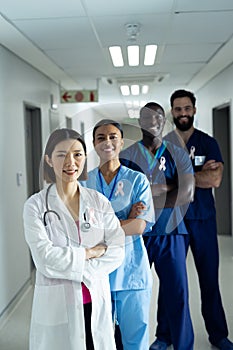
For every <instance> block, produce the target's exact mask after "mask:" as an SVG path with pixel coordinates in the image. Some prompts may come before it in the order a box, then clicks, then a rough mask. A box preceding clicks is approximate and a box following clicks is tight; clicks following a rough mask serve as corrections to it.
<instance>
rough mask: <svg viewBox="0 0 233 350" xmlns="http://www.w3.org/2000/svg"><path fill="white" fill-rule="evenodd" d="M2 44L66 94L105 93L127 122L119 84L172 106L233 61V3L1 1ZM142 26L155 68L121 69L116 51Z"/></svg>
mask: <svg viewBox="0 0 233 350" xmlns="http://www.w3.org/2000/svg"><path fill="white" fill-rule="evenodd" d="M0 15H1V16H0V43H1V44H2V45H3V46H5V47H7V48H8V49H9V50H11V51H13V52H15V53H16V54H17V55H18V56H20V57H22V58H23V59H24V60H25V61H27V62H29V63H30V64H31V65H32V66H34V67H36V68H37V69H39V70H40V71H42V72H43V73H45V74H46V75H47V76H49V77H51V78H52V79H53V80H54V81H56V82H58V83H59V84H60V85H61V87H62V88H64V89H70V90H72V89H96V88H98V89H99V102H100V104H101V106H102V107H104V106H107V107H108V108H107V109H108V113H111V117H113V118H121V117H122V118H123V117H126V116H127V109H126V107H125V105H124V102H125V101H124V99H123V98H122V96H121V94H120V91H119V84H118V81H120V80H126V81H127V80H128V81H139V82H148V84H149V86H150V90H149V94H148V95H146V96H140V98H138V97H137V98H134V100H145V101H151V100H153V101H158V102H160V103H161V104H163V106H164V107H165V108H168V106H169V96H170V94H171V92H172V91H173V90H174V89H176V88H183V87H185V88H189V89H192V90H193V91H197V90H198V89H199V88H200V87H202V86H203V85H204V84H205V83H206V82H207V81H208V80H210V79H212V78H213V77H214V76H215V75H216V74H218V73H219V72H220V71H222V70H223V69H224V68H225V67H226V66H228V65H229V64H231V63H232V61H233V37H232V34H233V1H232V0H195V1H194V0H192V1H191V0H143V1H139V0H117V1H116V0H69V1H57V0H40V1H33V0H1V4H0ZM127 23H138V24H140V32H139V35H138V36H137V39H136V42H137V43H138V44H139V45H140V47H141V48H142V50H144V46H145V45H146V44H157V45H158V53H157V59H156V62H155V64H154V66H152V67H144V66H143V65H142V63H141V64H140V66H139V67H123V68H114V67H113V65H112V62H111V58H110V55H109V52H108V46H110V45H121V46H122V47H123V51H124V52H125V51H126V46H127V45H128V38H127V35H126V29H125V25H126V24H127ZM128 100H129V98H127V101H128Z"/></svg>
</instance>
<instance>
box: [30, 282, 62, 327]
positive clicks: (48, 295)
mask: <svg viewBox="0 0 233 350" xmlns="http://www.w3.org/2000/svg"><path fill="white" fill-rule="evenodd" d="M33 316H34V317H33V318H34V322H35V323H38V324H41V325H45V326H56V325H59V324H64V323H67V322H68V315H67V308H66V297H65V290H64V286H63V285H61V284H59V285H50V286H38V285H36V286H35V291H34V300H33Z"/></svg>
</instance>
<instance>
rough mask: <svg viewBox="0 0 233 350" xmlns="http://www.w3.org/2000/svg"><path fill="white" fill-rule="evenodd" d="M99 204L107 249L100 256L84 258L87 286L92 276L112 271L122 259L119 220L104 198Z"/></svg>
mask: <svg viewBox="0 0 233 350" xmlns="http://www.w3.org/2000/svg"><path fill="white" fill-rule="evenodd" d="M101 202H102V203H101ZM99 205H100V207H101V208H102V213H103V223H104V243H105V244H106V245H107V250H106V252H105V254H104V255H103V256H101V257H100V258H97V259H89V260H86V262H85V273H84V283H87V286H89V285H90V283H91V281H92V280H93V278H94V279H95V278H100V277H101V276H106V274H109V273H111V272H112V271H114V270H115V269H116V268H118V267H119V266H120V265H121V263H122V262H123V259H124V252H125V249H124V244H125V234H124V231H123V229H122V228H121V225H120V221H119V220H118V218H117V217H116V215H115V213H114V210H113V208H112V206H111V204H110V202H109V201H107V200H106V198H104V200H103V201H102V200H100V201H99Z"/></svg>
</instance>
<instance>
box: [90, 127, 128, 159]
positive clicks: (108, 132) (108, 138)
mask: <svg viewBox="0 0 233 350" xmlns="http://www.w3.org/2000/svg"><path fill="white" fill-rule="evenodd" d="M93 143H94V147H95V150H96V153H97V154H98V156H99V157H100V159H101V161H102V162H107V161H110V160H113V159H118V158H119V153H120V151H121V149H122V146H123V143H124V142H123V139H122V136H121V132H120V130H119V129H118V128H117V127H115V126H114V125H112V124H107V125H102V126H100V127H98V128H97V129H96V131H95V135H94V141H93Z"/></svg>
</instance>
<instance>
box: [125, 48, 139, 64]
mask: <svg viewBox="0 0 233 350" xmlns="http://www.w3.org/2000/svg"><path fill="white" fill-rule="evenodd" d="M127 51H128V62H129V65H130V66H138V65H139V46H138V45H130V46H127Z"/></svg>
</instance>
